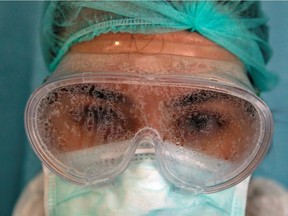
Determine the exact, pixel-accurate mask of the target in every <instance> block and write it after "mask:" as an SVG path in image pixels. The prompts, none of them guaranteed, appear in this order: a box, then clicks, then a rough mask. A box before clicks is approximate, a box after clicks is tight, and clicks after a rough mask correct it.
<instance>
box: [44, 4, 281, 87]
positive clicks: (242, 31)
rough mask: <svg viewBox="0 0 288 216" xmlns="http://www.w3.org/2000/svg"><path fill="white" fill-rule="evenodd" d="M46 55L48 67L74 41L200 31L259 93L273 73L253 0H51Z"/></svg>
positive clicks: (262, 23)
mask: <svg viewBox="0 0 288 216" xmlns="http://www.w3.org/2000/svg"><path fill="white" fill-rule="evenodd" d="M43 22H44V23H43V25H42V26H43V29H42V30H43V31H42V39H43V40H42V42H43V48H44V57H45V59H46V61H47V63H48V66H49V69H50V70H51V71H53V70H55V68H56V67H57V65H58V64H59V62H60V61H61V59H62V57H63V56H64V54H65V53H66V52H67V51H68V50H69V48H70V47H71V46H72V45H73V44H76V43H79V42H83V41H88V40H91V39H93V38H94V37H95V36H98V35H100V34H105V33H108V32H114V33H116V32H128V33H141V34H155V33H167V32H173V31H182V30H187V31H190V32H198V33H200V34H201V35H203V36H204V37H206V38H208V39H210V40H211V41H213V42H215V43H216V44H218V45H220V46H222V47H224V48H226V49H227V50H229V51H230V52H231V53H233V54H234V55H236V56H237V57H238V58H239V59H240V60H241V61H242V62H243V63H244V64H245V66H246V68H247V71H248V75H249V76H250V78H251V81H252V84H253V85H254V87H255V88H256V89H257V90H259V91H267V90H271V89H272V88H273V87H274V86H275V85H276V83H277V76H276V74H273V73H271V72H269V71H268V70H267V68H266V66H265V64H266V63H267V61H268V60H269V58H270V56H271V49H270V46H269V44H268V28H267V25H266V23H267V18H266V17H265V16H264V15H263V13H262V11H261V10H260V3H259V2H252V1H240V0H239V1H238V0H235V1H168V0H166V1H165V0H158V1H111V0H106V1H88V0H87V1H52V2H50V3H49V4H48V5H47V9H46V12H45V15H44V19H43Z"/></svg>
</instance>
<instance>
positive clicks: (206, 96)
mask: <svg viewBox="0 0 288 216" xmlns="http://www.w3.org/2000/svg"><path fill="white" fill-rule="evenodd" d="M219 99H225V100H228V99H231V96H229V95H227V94H224V93H220V92H212V91H208V90H198V91H195V92H192V93H189V94H186V95H184V96H181V97H180V98H178V99H173V101H172V103H171V104H172V106H173V107H178V106H181V107H183V106H190V105H194V104H199V103H205V102H210V101H217V100H219Z"/></svg>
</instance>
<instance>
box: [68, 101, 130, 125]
mask: <svg viewBox="0 0 288 216" xmlns="http://www.w3.org/2000/svg"><path fill="white" fill-rule="evenodd" d="M69 114H70V117H71V119H72V120H73V121H74V122H77V123H79V124H80V125H81V126H83V127H86V129H87V130H89V131H91V130H98V129H102V130H103V129H104V128H105V129H107V128H109V127H115V126H124V124H125V121H124V119H123V118H122V115H121V114H120V113H119V112H117V111H116V110H115V109H113V108H112V107H109V106H95V105H90V106H89V105H86V106H84V107H83V108H79V107H78V108H75V109H73V110H71V111H70V113H69Z"/></svg>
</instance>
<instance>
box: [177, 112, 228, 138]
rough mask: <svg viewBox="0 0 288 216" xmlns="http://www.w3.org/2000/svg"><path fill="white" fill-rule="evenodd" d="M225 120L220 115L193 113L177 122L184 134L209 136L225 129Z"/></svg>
mask: <svg viewBox="0 0 288 216" xmlns="http://www.w3.org/2000/svg"><path fill="white" fill-rule="evenodd" d="M225 124H226V122H225V120H223V117H222V116H221V114H219V113H210V112H192V113H189V114H186V115H184V116H182V117H181V118H179V119H178V120H177V125H178V127H179V129H181V130H182V132H183V133H185V134H187V133H189V134H193V135H195V134H203V135H209V134H211V133H214V132H217V131H218V130H219V129H221V128H222V127H224V126H225Z"/></svg>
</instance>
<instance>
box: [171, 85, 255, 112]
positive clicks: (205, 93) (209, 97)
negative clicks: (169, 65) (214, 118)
mask: <svg viewBox="0 0 288 216" xmlns="http://www.w3.org/2000/svg"><path fill="white" fill-rule="evenodd" d="M220 99H221V100H225V101H227V102H229V103H236V104H237V103H242V102H243V103H244V104H243V105H242V106H243V109H244V111H245V112H246V113H249V115H251V116H254V115H255V114H256V113H257V111H256V109H255V107H254V106H253V105H252V104H251V103H250V102H249V101H246V100H244V99H241V98H238V97H235V96H232V95H228V94H225V93H221V92H213V91H209V90H197V91H195V92H192V93H189V94H186V95H184V96H181V97H180V98H178V99H172V102H171V104H172V107H186V106H191V105H195V104H201V103H206V102H210V101H217V100H220Z"/></svg>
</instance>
